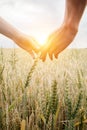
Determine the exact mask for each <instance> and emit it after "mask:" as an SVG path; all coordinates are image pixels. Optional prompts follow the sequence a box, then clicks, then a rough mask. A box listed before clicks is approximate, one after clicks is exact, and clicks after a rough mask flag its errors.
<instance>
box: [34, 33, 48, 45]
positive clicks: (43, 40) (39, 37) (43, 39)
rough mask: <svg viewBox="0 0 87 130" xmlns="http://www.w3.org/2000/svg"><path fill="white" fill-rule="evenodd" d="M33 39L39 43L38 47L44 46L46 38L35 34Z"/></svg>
mask: <svg viewBox="0 0 87 130" xmlns="http://www.w3.org/2000/svg"><path fill="white" fill-rule="evenodd" d="M35 37H36V39H37V41H38V42H39V44H40V45H44V44H45V42H46V39H47V36H45V35H40V34H37V35H36V36H35Z"/></svg>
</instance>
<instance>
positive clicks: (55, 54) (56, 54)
mask: <svg viewBox="0 0 87 130" xmlns="http://www.w3.org/2000/svg"><path fill="white" fill-rule="evenodd" d="M54 56H55V58H56V59H57V58H58V52H57V51H56V52H55V53H54Z"/></svg>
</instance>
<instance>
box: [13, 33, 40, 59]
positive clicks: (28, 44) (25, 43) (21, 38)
mask: <svg viewBox="0 0 87 130" xmlns="http://www.w3.org/2000/svg"><path fill="white" fill-rule="evenodd" d="M14 42H15V43H17V44H18V45H19V46H20V47H22V48H23V49H24V50H26V51H27V52H29V53H30V55H31V56H32V57H33V58H35V53H36V54H37V53H38V52H39V50H40V47H41V46H40V45H39V43H38V42H37V41H36V40H35V39H34V38H33V37H31V36H28V35H26V34H23V33H20V34H19V35H18V37H17V38H16V39H14ZM34 52H35V53H34Z"/></svg>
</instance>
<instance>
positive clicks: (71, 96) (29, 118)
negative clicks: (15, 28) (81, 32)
mask: <svg viewBox="0 0 87 130" xmlns="http://www.w3.org/2000/svg"><path fill="white" fill-rule="evenodd" d="M0 130H87V50H86V49H67V50H65V51H63V52H62V53H61V54H60V55H59V56H58V59H55V58H54V60H53V61H51V60H50V59H49V57H47V59H46V61H45V62H42V61H41V60H40V59H39V58H37V59H35V60H33V59H32V57H31V56H30V55H29V54H28V53H27V52H25V51H23V50H22V49H2V48H1V49H0Z"/></svg>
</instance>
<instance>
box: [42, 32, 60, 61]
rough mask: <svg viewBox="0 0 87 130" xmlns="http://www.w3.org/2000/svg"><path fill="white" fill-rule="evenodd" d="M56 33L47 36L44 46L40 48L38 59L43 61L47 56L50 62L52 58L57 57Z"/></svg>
mask: <svg viewBox="0 0 87 130" xmlns="http://www.w3.org/2000/svg"><path fill="white" fill-rule="evenodd" d="M56 37H57V31H55V32H54V33H53V34H51V35H50V36H49V38H48V39H47V41H46V42H45V44H44V45H43V46H42V47H41V48H40V52H41V55H40V59H42V60H43V61H45V59H46V56H47V54H48V55H49V58H50V59H51V60H52V59H53V58H57V57H58V51H57V50H58V49H57V41H56Z"/></svg>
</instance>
